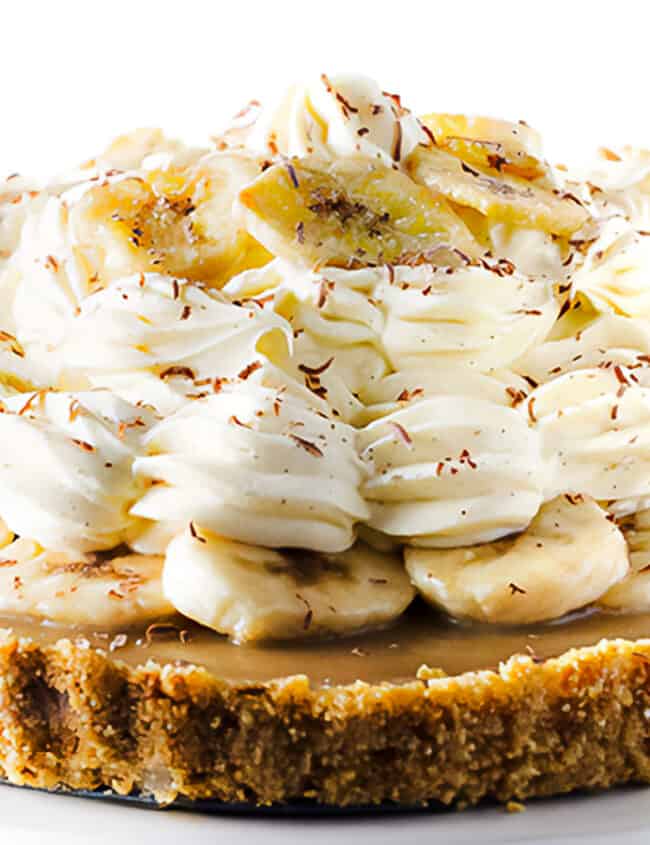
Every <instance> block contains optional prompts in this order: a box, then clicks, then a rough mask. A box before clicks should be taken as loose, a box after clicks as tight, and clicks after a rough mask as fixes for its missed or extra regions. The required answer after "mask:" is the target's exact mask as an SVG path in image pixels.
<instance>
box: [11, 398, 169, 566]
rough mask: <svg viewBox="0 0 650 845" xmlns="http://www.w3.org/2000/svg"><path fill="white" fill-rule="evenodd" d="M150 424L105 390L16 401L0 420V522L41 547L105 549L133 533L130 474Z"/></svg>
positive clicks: (67, 550) (135, 486)
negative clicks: (130, 513)
mask: <svg viewBox="0 0 650 845" xmlns="http://www.w3.org/2000/svg"><path fill="white" fill-rule="evenodd" d="M152 421H153V418H152V416H151V414H150V413H148V412H147V411H146V410H144V409H142V408H138V407H135V406H134V405H130V404H129V403H127V402H124V401H123V400H121V399H119V398H118V397H116V396H114V395H112V394H111V393H109V392H108V391H92V392H84V393H55V392H50V391H38V392H35V393H31V394H16V395H15V396H13V397H10V398H6V399H5V400H4V412H3V413H1V414H0V470H1V471H0V518H1V519H2V520H4V522H5V523H6V524H7V526H8V527H9V529H10V530H11V531H12V532H14V533H15V534H18V535H20V536H22V537H28V538H30V539H32V540H36V541H37V542H38V543H39V544H40V545H41V546H42V547H43V548H45V549H49V550H52V551H56V552H65V553H69V554H72V555H75V554H84V553H86V552H93V551H97V550H101V549H110V548H112V547H114V546H117V545H118V544H120V543H121V542H124V541H126V540H128V539H129V537H130V536H131V535H132V534H133V533H137V530H138V521H137V520H136V519H135V518H134V517H133V516H130V515H129V509H130V508H131V506H132V505H133V504H134V502H135V501H136V500H137V499H138V497H139V495H140V494H141V492H142V489H138V484H137V481H136V479H135V478H134V476H133V473H132V467H133V462H134V459H135V457H136V455H137V454H138V452H139V451H141V449H142V446H141V443H142V436H143V434H144V432H145V431H146V430H147V429H148V427H149V426H150V425H151V423H152Z"/></svg>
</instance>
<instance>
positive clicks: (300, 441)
mask: <svg viewBox="0 0 650 845" xmlns="http://www.w3.org/2000/svg"><path fill="white" fill-rule="evenodd" d="M289 437H290V438H291V439H292V440H293V442H294V443H296V444H297V445H298V446H300V448H301V449H304V450H305V452H308V453H309V454H310V455H312V456H313V457H314V458H322V457H323V452H322V451H321V450H320V449H319V448H318V446H316V444H315V443H312V442H311V441H309V440H305V438H304V437H299V436H298V435H297V434H292V433H290V434H289Z"/></svg>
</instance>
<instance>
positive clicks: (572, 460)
mask: <svg viewBox="0 0 650 845" xmlns="http://www.w3.org/2000/svg"><path fill="white" fill-rule="evenodd" d="M637 372H640V371H639V370H630V369H628V368H625V367H620V366H617V367H614V368H612V369H586V370H576V371H574V372H570V373H566V374H565V375H560V376H558V377H557V378H555V379H554V380H553V381H550V382H548V383H547V384H543V385H541V386H540V387H538V388H536V389H535V390H533V391H532V392H531V393H530V395H529V396H528V398H527V399H526V400H525V401H524V402H522V403H521V404H520V405H519V406H518V408H517V410H518V411H519V413H520V414H521V415H522V417H524V418H525V419H527V420H528V421H530V422H531V423H532V425H533V427H534V429H535V430H536V431H537V433H538V434H539V436H540V438H541V444H542V454H543V456H544V463H545V466H547V467H548V477H547V484H548V487H547V488H546V490H545V498H550V497H551V496H555V495H557V494H558V493H560V492H562V491H565V490H573V491H580V492H584V493H588V494H589V495H590V496H593V497H594V498H595V499H598V500H603V501H611V500H616V499H628V498H634V497H640V496H647V495H650V388H648V387H641V386H639V384H638V383H637V382H635V381H634V379H638V376H637V375H636V373H637Z"/></svg>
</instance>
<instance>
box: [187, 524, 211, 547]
mask: <svg viewBox="0 0 650 845" xmlns="http://www.w3.org/2000/svg"><path fill="white" fill-rule="evenodd" d="M190 534H191V535H192V537H193V538H194V539H195V540H198V541H199V543H207V542H208V541H207V540H206V539H205V537H201V535H200V534H199V533H198V532H197V530H196V526H195V525H194V523H193V522H190Z"/></svg>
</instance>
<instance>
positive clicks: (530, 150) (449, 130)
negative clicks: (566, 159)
mask: <svg viewBox="0 0 650 845" xmlns="http://www.w3.org/2000/svg"><path fill="white" fill-rule="evenodd" d="M420 122H421V123H423V124H424V126H426V127H427V129H429V130H430V131H431V133H432V135H433V137H434V138H435V141H436V144H437V145H438V146H439V147H442V148H443V149H445V150H449V152H450V153H453V154H454V155H456V156H458V157H459V158H462V159H463V160H464V161H466V162H468V163H469V164H475V165H478V166H479V167H486V168H488V169H490V170H495V171H497V172H498V173H510V174H511V175H513V176H519V177H521V178H522V179H528V180H536V179H542V178H543V177H547V181H548V182H550V180H549V179H548V176H549V168H548V165H547V164H546V162H545V161H544V160H543V158H542V139H541V136H540V134H539V132H537V131H536V130H535V129H532V128H531V127H530V126H528V125H527V124H526V123H523V122H521V121H520V122H519V123H510V122H509V121H507V120H496V119H495V118H493V117H483V116H478V115H477V116H472V115H466V114H443V113H435V112H434V113H432V114H426V115H424V117H421V118H420Z"/></svg>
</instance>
